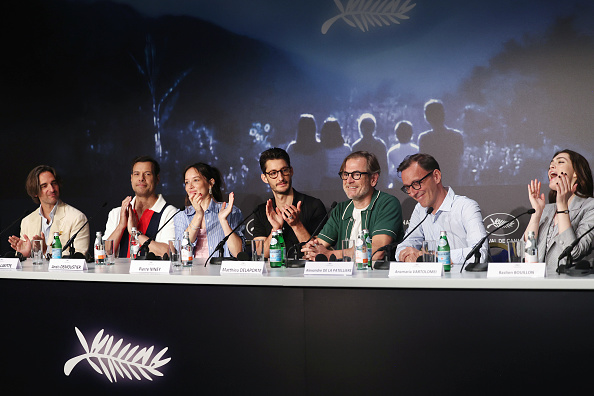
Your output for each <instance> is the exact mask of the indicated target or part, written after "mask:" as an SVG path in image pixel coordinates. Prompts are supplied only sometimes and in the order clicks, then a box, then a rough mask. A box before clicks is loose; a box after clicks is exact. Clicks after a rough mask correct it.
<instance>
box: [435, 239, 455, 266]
mask: <svg viewBox="0 0 594 396" xmlns="http://www.w3.org/2000/svg"><path fill="white" fill-rule="evenodd" d="M437 261H439V262H440V263H441V265H443V270H444V271H445V272H450V270H451V269H452V259H451V257H450V244H449V242H448V234H447V233H446V232H445V231H440V233H439V241H438V243H437Z"/></svg>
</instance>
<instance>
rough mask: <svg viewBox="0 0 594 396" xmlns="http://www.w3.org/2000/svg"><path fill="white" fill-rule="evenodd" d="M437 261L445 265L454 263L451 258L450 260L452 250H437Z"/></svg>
mask: <svg viewBox="0 0 594 396" xmlns="http://www.w3.org/2000/svg"><path fill="white" fill-rule="evenodd" d="M437 261H438V262H440V263H441V264H443V265H450V264H452V262H451V260H450V252H449V251H447V250H446V251H444V250H441V251H438V252H437Z"/></svg>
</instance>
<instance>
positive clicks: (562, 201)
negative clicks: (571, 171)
mask: <svg viewBox="0 0 594 396" xmlns="http://www.w3.org/2000/svg"><path fill="white" fill-rule="evenodd" d="M556 184H557V210H567V209H568V208H569V199H570V198H571V196H572V195H573V194H575V191H576V189H577V183H574V184H573V186H572V185H571V180H569V177H567V173H564V172H562V173H561V174H560V175H559V176H558V177H557V181H556Z"/></svg>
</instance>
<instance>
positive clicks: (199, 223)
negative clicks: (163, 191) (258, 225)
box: [174, 162, 244, 258]
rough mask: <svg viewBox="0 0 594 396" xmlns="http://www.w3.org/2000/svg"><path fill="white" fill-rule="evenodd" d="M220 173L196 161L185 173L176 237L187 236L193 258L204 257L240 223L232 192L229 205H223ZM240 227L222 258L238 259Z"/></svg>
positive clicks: (238, 211) (176, 218) (241, 236)
mask: <svg viewBox="0 0 594 396" xmlns="http://www.w3.org/2000/svg"><path fill="white" fill-rule="evenodd" d="M221 184H222V177H221V172H219V170H218V169H217V168H215V167H212V166H210V165H208V164H205V163H202V162H199V163H196V164H192V165H190V166H188V167H187V168H186V169H185V170H184V186H185V190H186V207H185V209H184V210H183V211H182V212H179V213H178V214H177V215H176V216H175V219H174V223H175V238H176V239H182V238H183V236H184V232H185V231H188V233H189V234H190V241H191V242H192V244H193V245H194V257H200V258H207V257H208V256H209V255H210V254H212V252H213V250H214V249H215V247H216V246H217V245H218V244H219V242H220V241H221V240H222V239H223V238H224V237H225V236H226V235H228V234H229V233H231V231H232V230H233V229H234V228H235V227H236V226H237V225H238V224H240V223H241V222H242V221H243V215H242V214H241V210H239V209H238V208H237V207H235V206H233V202H234V200H235V195H234V193H230V194H229V202H228V203H227V202H223V192H222V186H221ZM242 228H243V227H240V229H239V230H237V231H235V232H234V233H233V234H232V235H231V236H230V237H229V239H228V240H227V243H225V256H229V255H231V256H233V257H237V254H238V253H239V252H241V251H242V249H243V243H244V236H243V233H242Z"/></svg>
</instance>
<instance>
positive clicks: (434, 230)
mask: <svg viewBox="0 0 594 396" xmlns="http://www.w3.org/2000/svg"><path fill="white" fill-rule="evenodd" d="M426 213H427V208H423V207H422V206H421V204H419V203H417V205H416V206H415V209H414V210H413V213H412V215H411V217H410V224H409V226H408V227H409V229H410V230H412V229H413V228H414V227H415V226H416V225H417V224H419V222H420V221H421V220H423V218H424V217H425V215H426ZM440 231H446V232H447V235H448V243H449V244H450V258H451V260H452V263H460V264H461V263H463V262H464V259H465V258H466V255H467V254H468V253H470V251H471V250H472V248H473V247H474V245H476V244H477V243H478V242H479V241H480V240H481V239H482V238H483V237H484V236H485V235H487V232H486V231H485V225H484V224H483V216H482V214H481V209H480V208H479V206H478V204H477V203H476V202H475V201H473V200H472V199H470V198H467V197H465V196H462V195H456V194H455V193H454V190H452V188H449V190H448V194H447V195H446V197H445V199H444V200H443V202H442V204H441V206H440V207H439V209H438V210H437V211H435V212H433V213H432V214H430V215H429V216H427V219H426V220H425V221H424V222H423V224H421V226H420V227H419V228H417V229H416V230H415V231H414V232H413V233H412V234H411V235H410V236H409V237H408V238H406V239H405V240H404V241H402V243H400V245H399V246H398V249H396V259H398V255H399V254H400V252H401V251H402V250H403V249H404V248H406V247H414V248H415V249H419V250H420V249H421V245H422V243H423V241H424V240H427V241H437V240H439V233H440ZM480 252H481V262H483V263H484V262H487V261H488V243H487V241H485V243H484V244H483V246H481V249H480ZM468 261H469V262H474V259H473V258H471V259H469V260H468Z"/></svg>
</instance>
